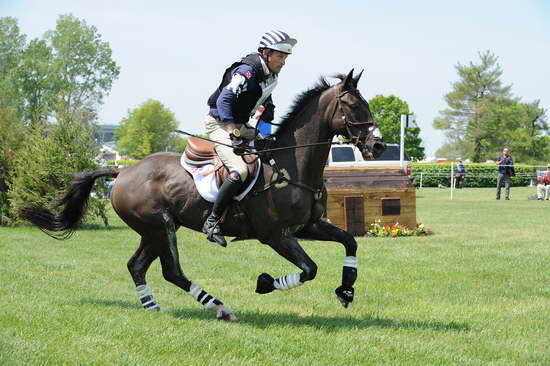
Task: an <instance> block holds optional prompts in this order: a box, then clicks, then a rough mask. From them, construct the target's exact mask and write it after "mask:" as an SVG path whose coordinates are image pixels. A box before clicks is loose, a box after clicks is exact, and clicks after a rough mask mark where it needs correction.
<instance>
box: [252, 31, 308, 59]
mask: <svg viewBox="0 0 550 366" xmlns="http://www.w3.org/2000/svg"><path fill="white" fill-rule="evenodd" d="M296 43H298V41H297V40H296V39H294V38H290V36H289V35H288V34H286V33H285V32H283V31H280V30H272V31H269V32H265V33H264V34H263V35H262V38H260V44H259V45H258V51H259V50H262V49H264V48H269V49H270V50H275V51H279V52H282V53H286V54H289V55H290V54H292V47H294V45H296Z"/></svg>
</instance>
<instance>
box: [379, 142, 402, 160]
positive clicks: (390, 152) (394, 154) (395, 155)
mask: <svg viewBox="0 0 550 366" xmlns="http://www.w3.org/2000/svg"><path fill="white" fill-rule="evenodd" d="M374 160H399V146H393V145H388V146H387V147H386V150H385V151H384V153H382V155H380V156H379V157H377V158H376V159H374ZM404 160H410V159H409V155H408V154H407V152H405V156H404Z"/></svg>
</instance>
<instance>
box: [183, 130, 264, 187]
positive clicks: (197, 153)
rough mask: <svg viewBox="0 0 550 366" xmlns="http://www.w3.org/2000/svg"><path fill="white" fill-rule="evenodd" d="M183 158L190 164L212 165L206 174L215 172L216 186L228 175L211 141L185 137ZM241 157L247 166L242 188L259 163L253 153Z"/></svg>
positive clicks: (253, 174)
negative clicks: (211, 168)
mask: <svg viewBox="0 0 550 366" xmlns="http://www.w3.org/2000/svg"><path fill="white" fill-rule="evenodd" d="M183 159H184V161H185V162H186V163H187V164H190V165H196V166H201V165H207V164H212V165H214V169H213V170H212V171H211V172H210V173H208V174H212V173H215V175H216V185H217V186H218V188H219V187H221V185H222V183H223V181H224V180H225V179H227V177H228V176H229V170H228V169H227V167H226V166H225V165H224V164H223V162H222V161H221V159H220V157H219V156H218V154H217V153H216V150H215V149H214V143H213V142H210V141H206V140H203V139H200V138H197V137H189V138H188V139H187V147H186V148H185V151H184V153H183ZM242 159H243V160H244V161H245V162H246V165H247V168H248V175H247V177H246V180H245V181H244V184H243V190H244V189H246V187H248V185H249V183H250V182H251V181H252V180H253V179H254V177H255V176H256V170H257V169H259V164H257V163H256V160H257V157H256V156H255V155H243V156H242Z"/></svg>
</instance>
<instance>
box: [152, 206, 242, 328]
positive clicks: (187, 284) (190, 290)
mask: <svg viewBox="0 0 550 366" xmlns="http://www.w3.org/2000/svg"><path fill="white" fill-rule="evenodd" d="M162 219H163V222H164V230H162V231H159V232H158V236H156V241H157V243H156V244H157V246H156V248H157V250H158V255H159V257H160V261H161V264H162V274H163V276H164V278H165V279H166V280H167V281H169V282H171V283H173V284H174V285H176V286H178V287H179V288H181V289H182V290H184V291H185V292H187V294H188V295H190V296H192V297H193V298H194V299H195V300H197V301H198V302H199V303H200V304H201V305H202V306H204V307H205V308H206V309H208V310H212V311H215V312H216V316H217V318H218V319H222V320H227V321H236V320H237V317H236V316H235V314H234V313H233V311H232V310H231V309H229V308H227V307H225V306H224V305H223V303H222V302H221V301H220V300H218V299H216V298H215V297H213V296H212V295H210V294H209V293H208V292H206V291H205V290H203V289H202V288H201V287H199V286H198V285H197V284H196V283H194V282H192V281H190V280H189V279H188V278H187V277H186V276H185V275H184V273H183V271H182V270H181V266H180V263H179V254H178V248H177V244H176V227H175V225H174V220H173V219H172V217H171V216H170V215H169V214H167V213H164V214H163V215H162Z"/></svg>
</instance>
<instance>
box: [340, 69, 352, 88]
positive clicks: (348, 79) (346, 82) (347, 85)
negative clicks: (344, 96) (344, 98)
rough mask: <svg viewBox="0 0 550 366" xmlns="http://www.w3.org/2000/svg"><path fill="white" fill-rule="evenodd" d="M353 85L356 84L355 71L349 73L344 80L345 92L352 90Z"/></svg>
mask: <svg viewBox="0 0 550 366" xmlns="http://www.w3.org/2000/svg"><path fill="white" fill-rule="evenodd" d="M353 84H354V82H353V69H351V71H350V72H349V73H348V75H347V76H346V78H345V79H344V82H343V83H342V88H343V89H344V90H346V89H351V88H352V87H353Z"/></svg>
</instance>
